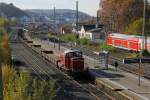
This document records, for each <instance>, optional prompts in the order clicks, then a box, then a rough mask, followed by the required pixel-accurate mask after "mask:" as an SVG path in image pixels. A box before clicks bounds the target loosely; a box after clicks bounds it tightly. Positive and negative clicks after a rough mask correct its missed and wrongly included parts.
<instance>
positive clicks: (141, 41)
mask: <svg viewBox="0 0 150 100" xmlns="http://www.w3.org/2000/svg"><path fill="white" fill-rule="evenodd" d="M107 44H108V45H110V46H113V47H117V48H121V49H126V50H131V51H141V50H142V49H145V37H143V36H136V35H125V34H119V33H111V34H109V35H108V39H107ZM147 49H148V50H149V51H150V39H149V38H148V39H147Z"/></svg>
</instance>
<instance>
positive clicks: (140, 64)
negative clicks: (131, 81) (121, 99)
mask: <svg viewBox="0 0 150 100" xmlns="http://www.w3.org/2000/svg"><path fill="white" fill-rule="evenodd" d="M143 4H144V6H143V27H142V37H143V40H142V49H141V51H140V62H139V78H138V79H139V86H141V67H142V61H141V60H142V57H143V55H142V52H143V50H144V49H147V39H146V38H144V36H145V37H146V34H145V28H146V27H145V26H146V10H147V0H144V2H143Z"/></svg>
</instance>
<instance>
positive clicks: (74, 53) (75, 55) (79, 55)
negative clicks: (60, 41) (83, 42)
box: [68, 52, 82, 57]
mask: <svg viewBox="0 0 150 100" xmlns="http://www.w3.org/2000/svg"><path fill="white" fill-rule="evenodd" d="M68 56H69V57H82V53H81V52H70V53H69V54H68Z"/></svg>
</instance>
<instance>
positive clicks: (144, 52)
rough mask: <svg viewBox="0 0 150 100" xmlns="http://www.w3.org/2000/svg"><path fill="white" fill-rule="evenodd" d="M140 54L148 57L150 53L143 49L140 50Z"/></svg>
mask: <svg viewBox="0 0 150 100" xmlns="http://www.w3.org/2000/svg"><path fill="white" fill-rule="evenodd" d="M142 55H143V56H149V57H150V53H149V52H148V51H147V50H143V51H142Z"/></svg>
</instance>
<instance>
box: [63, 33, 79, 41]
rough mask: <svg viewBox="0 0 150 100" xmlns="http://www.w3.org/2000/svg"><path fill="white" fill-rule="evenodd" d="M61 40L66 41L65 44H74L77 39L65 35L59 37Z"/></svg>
mask: <svg viewBox="0 0 150 100" xmlns="http://www.w3.org/2000/svg"><path fill="white" fill-rule="evenodd" d="M61 39H62V40H64V41H66V42H76V41H77V37H76V35H74V34H66V35H63V36H62V37H61Z"/></svg>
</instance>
